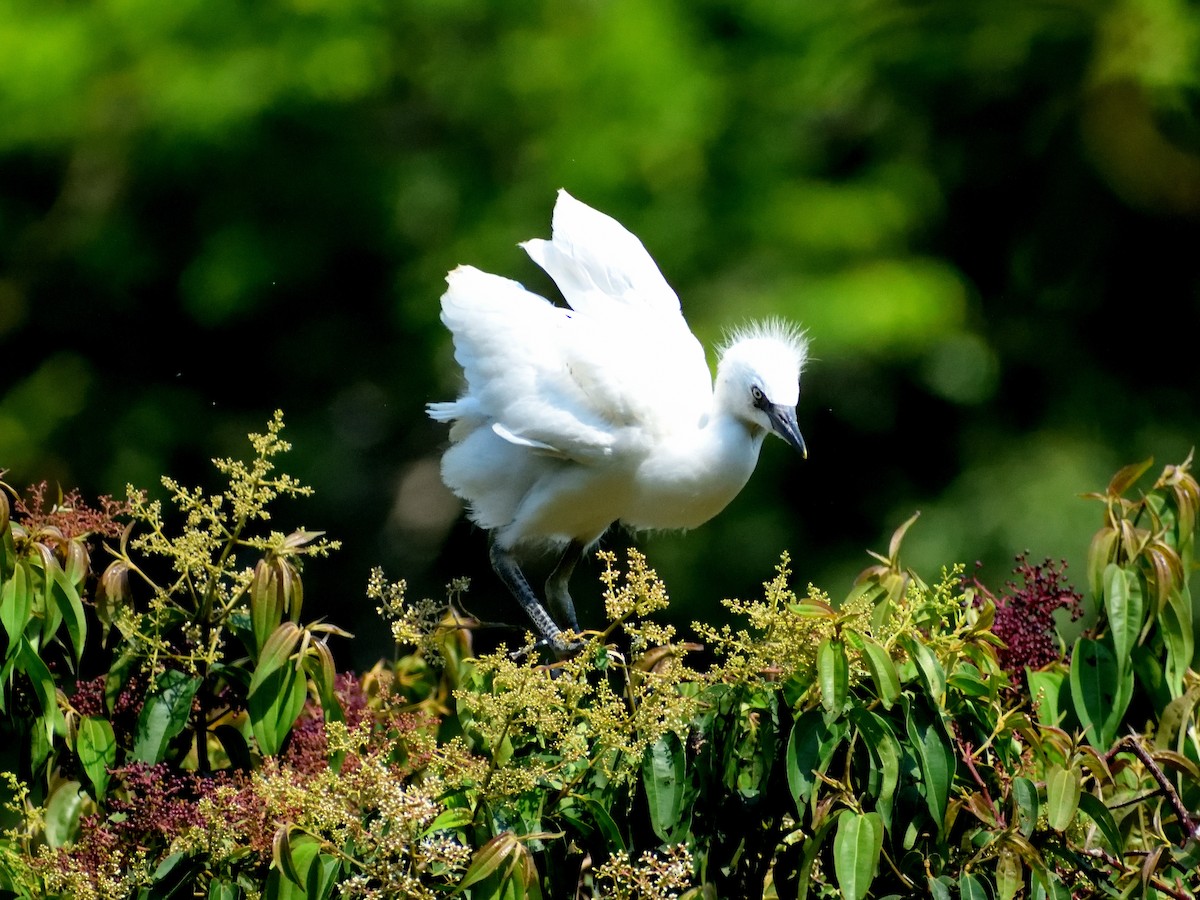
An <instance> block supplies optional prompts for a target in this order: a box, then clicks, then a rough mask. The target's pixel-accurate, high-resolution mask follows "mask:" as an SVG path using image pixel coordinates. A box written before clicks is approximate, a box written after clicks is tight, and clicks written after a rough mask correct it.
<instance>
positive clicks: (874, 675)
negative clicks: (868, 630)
mask: <svg viewBox="0 0 1200 900" xmlns="http://www.w3.org/2000/svg"><path fill="white" fill-rule="evenodd" d="M861 641H862V647H861V649H862V658H863V661H864V662H865V663H866V664H867V671H868V672H870V673H871V680H872V681H873V682H874V683H875V692H876V693H877V694H878V695H879V700H880V702H881V703H882V704H883V708H884V709H891V708H892V704H894V703H895V702H896V701H897V700H898V699H899V698H900V673H899V672H897V671H896V664H895V662H893V661H892V657H891V655H890V654H889V653H888V652H887V651H886V650H884V649H883V647H882V646H881V645H880V644H879V643H878V642H877V641H875V640H873V639H871V638H869V637H867V636H866V635H861Z"/></svg>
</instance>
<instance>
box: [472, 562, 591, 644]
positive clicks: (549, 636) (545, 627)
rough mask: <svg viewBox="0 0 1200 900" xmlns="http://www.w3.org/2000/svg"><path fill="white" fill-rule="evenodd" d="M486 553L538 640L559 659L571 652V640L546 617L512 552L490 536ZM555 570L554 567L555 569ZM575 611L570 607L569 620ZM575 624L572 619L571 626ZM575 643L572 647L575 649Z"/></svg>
mask: <svg viewBox="0 0 1200 900" xmlns="http://www.w3.org/2000/svg"><path fill="white" fill-rule="evenodd" d="M489 550H490V556H491V559H492V568H493V569H494V570H495V571H496V574H497V575H498V576H500V580H501V581H503V582H504V584H505V586H506V587H507V588H508V589H509V590H510V591H511V592H512V595H513V596H514V597H516V598H517V602H518V603H520V604H521V608H522V609H524V610H525V613H526V614H527V615H528V616H529V618H530V619H532V620H533V624H534V626H535V627H536V628H537V630H538V632H540V634H541V636H542V640H543V641H545V642H546V644H547V645H548V646H549V647H550V648H551V649H552V650H553V651H554V653H555V655H556V656H558V657H559V658H560V659H561V658H562V657H563V655H570V653H571V652H573V650H572V649H571V648H572V646H573V645H572V642H570V641H567V640H566V639H565V638H564V637H563V632H562V629H561V628H559V627H558V625H556V624H555V622H554V619H552V618H551V617H550V613H548V612H546V607H544V606H542V604H541V601H539V600H538V598H537V595H536V594H535V593H534V592H533V588H531V587H530V586H529V582H528V581H526V580H525V574H524V573H523V572H522V571H521V567H520V566H518V565H517V561H516V559H514V558H513V555H512V554H511V553H510V552H509V551H507V550H505V549H504V548H503V547H501V546H500V545H499V544H498V543H497V542H496V541H495V540H494V539H493V540H492V542H491V547H490V548H489ZM556 571H557V570H556ZM570 599H571V598H570V597H567V602H568V603H570ZM574 618H575V612H574V609H572V610H571V619H572V620H574ZM575 628H576V626H575V625H574V624H573V622H572V629H573V630H574V629H575ZM578 646H579V645H578V643H575V644H574V647H575V648H576V649H577V648H578Z"/></svg>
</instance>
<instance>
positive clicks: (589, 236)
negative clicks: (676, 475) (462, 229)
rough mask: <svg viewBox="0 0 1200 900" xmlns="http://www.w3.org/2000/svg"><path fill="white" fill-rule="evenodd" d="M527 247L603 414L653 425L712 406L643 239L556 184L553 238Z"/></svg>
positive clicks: (580, 377) (577, 371) (695, 349)
mask: <svg viewBox="0 0 1200 900" xmlns="http://www.w3.org/2000/svg"><path fill="white" fill-rule="evenodd" d="M521 246H522V247H524V248H525V251H526V252H527V253H528V254H529V256H530V257H531V258H532V259H533V261H534V262H536V263H537V264H538V265H539V266H541V267H542V268H543V269H544V270H545V271H546V274H548V275H549V276H550V277H551V278H553V279H554V282H555V284H556V285H558V288H559V290H560V291H562V294H563V297H564V298H565V299H566V301H567V303H569V304H570V305H571V309H572V310H573V311H574V312H573V313H572V320H573V322H574V324H575V326H576V327H575V328H573V329H572V330H571V332H570V334H569V355H570V359H571V363H572V367H573V374H574V377H575V380H576V381H577V382H578V383H579V384H580V386H581V387H582V388H583V389H584V391H585V393H587V395H588V396H589V397H590V398H591V399H592V402H593V403H594V404H595V406H596V408H597V409H599V410H603V412H604V415H605V416H606V417H607V418H609V419H610V420H612V421H614V422H617V423H620V424H627V425H636V426H637V427H640V428H642V429H645V430H647V431H651V432H654V431H660V430H665V429H670V428H673V427H675V426H676V425H677V424H680V423H691V424H695V422H696V420H698V419H699V417H700V416H702V415H704V414H705V413H706V412H707V411H708V409H709V407H710V402H711V398H712V378H711V376H710V374H709V371H708V365H707V363H706V362H705V359H704V348H702V347H701V346H700V342H699V341H697V340H696V338H695V336H694V335H693V334H692V332H691V329H690V328H688V325H687V322H686V321H685V320H684V318H683V313H682V311H681V310H680V307H679V297H678V296H677V295H676V293H675V291H673V290H672V289H671V286H670V285H669V284H667V281H666V279H665V278H663V276H662V273H661V272H660V271H659V269H658V266H657V265H656V264H655V262H654V260H653V259H652V258H651V256H650V254H649V253H648V252H646V248H645V247H644V246H643V245H642V242H641V241H639V240H638V239H637V238H636V237H635V236H634V235H633V234H631V233H630V232H629V231H628V230H626V229H625V227H624V226H622V225H621V224H620V223H619V222H617V221H616V220H615V219H613V218H612V217H610V216H607V215H605V214H604V213H601V212H598V211H597V210H594V209H592V208H591V207H590V206H587V205H586V204H584V203H581V202H579V201H578V200H576V199H575V198H574V197H572V196H571V195H570V194H568V193H567V192H566V191H559V192H558V201H557V202H556V203H555V206H554V221H553V236H552V237H551V239H550V240H548V241H546V240H541V239H535V240H531V241H526V242H525V243H524V244H522V245H521Z"/></svg>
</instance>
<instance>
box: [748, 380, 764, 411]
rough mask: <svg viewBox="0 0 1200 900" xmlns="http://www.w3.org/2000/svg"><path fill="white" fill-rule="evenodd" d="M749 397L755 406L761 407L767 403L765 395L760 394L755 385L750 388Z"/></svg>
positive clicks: (758, 388)
mask: <svg viewBox="0 0 1200 900" xmlns="http://www.w3.org/2000/svg"><path fill="white" fill-rule="evenodd" d="M750 397H751V399H752V400H753V401H754V405H755V406H762V405H763V404H764V403H766V402H767V395H766V394H764V393H763V392H762V388H760V387H759V386H758V385H757V384H756V385H754V387H752V388H750Z"/></svg>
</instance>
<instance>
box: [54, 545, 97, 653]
mask: <svg viewBox="0 0 1200 900" xmlns="http://www.w3.org/2000/svg"><path fill="white" fill-rule="evenodd" d="M46 553H47V556H48V557H49V563H47V567H46V579H47V581H46V592H47V594H48V595H49V598H50V601H51V602H52V603H53V604H54V605H55V606H56V607H57V608H58V611H59V614H60V615H61V616H62V620H63V622H65V623H66V626H67V637H68V638H69V639H70V644H71V657H72V659H73V660H74V661H75V666H76V668H78V666H79V659H80V657H81V656H82V655H83V645H84V642H85V641H87V620H86V619H85V618H84V612H83V601H82V600H80V599H79V592H78V591H77V590H75V585H73V584H71V581H70V579H68V578H67V573H66V572H64V571H63V570H62V567H61V566H59V564H58V560H56V559H55V558H54V555H53V554H52V553H50V552H49V550H47V551H46Z"/></svg>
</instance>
